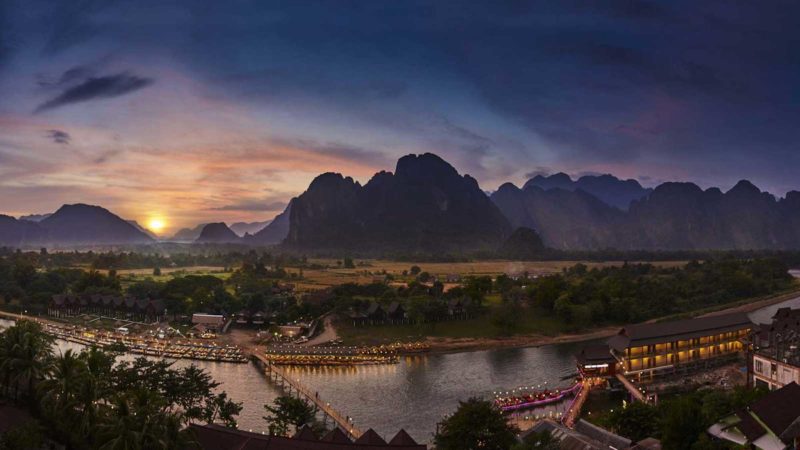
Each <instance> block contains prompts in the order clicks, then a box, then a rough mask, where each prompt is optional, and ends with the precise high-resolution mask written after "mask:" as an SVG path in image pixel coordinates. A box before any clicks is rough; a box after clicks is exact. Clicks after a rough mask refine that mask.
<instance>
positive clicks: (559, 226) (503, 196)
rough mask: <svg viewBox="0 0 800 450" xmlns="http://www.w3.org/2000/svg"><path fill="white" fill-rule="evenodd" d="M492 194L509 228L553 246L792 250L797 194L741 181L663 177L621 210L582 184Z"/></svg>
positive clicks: (798, 223)
mask: <svg viewBox="0 0 800 450" xmlns="http://www.w3.org/2000/svg"><path fill="white" fill-rule="evenodd" d="M492 201H494V202H495V204H497V205H498V207H499V208H500V210H501V211H503V213H504V214H505V215H506V217H508V218H509V220H510V221H511V224H512V225H513V226H515V227H518V226H526V227H531V228H533V229H535V230H536V231H537V232H538V233H539V234H540V235H541V236H542V239H543V240H544V242H545V244H546V245H548V246H550V247H555V248H560V249H603V248H618V249H645V250H705V249H721V250H726V249H741V250H749V249H797V248H800V193H796V192H790V193H789V194H787V196H786V198H785V199H783V200H781V201H778V200H776V199H775V197H774V196H773V195H772V194H769V193H767V192H761V191H760V190H759V189H758V188H757V187H755V186H754V185H753V184H752V183H750V182H748V181H740V182H739V183H738V184H737V185H736V186H734V187H733V188H732V189H731V190H729V191H728V192H725V193H723V192H722V191H720V190H719V189H717V188H711V189H707V190H705V191H704V190H702V189H700V188H699V187H698V186H697V185H695V184H693V183H664V184H661V185H660V186H658V187H656V188H655V189H654V190H653V192H652V193H650V194H649V195H647V196H645V197H643V198H641V199H639V200H635V201H633V202H632V203H631V207H630V210H629V211H627V212H626V211H620V210H618V209H616V208H613V207H611V206H609V205H606V204H605V203H603V202H601V201H599V200H598V199H596V198H595V197H594V196H592V195H589V194H587V193H586V192H584V191H583V190H582V189H577V190H574V191H569V190H564V189H561V188H553V189H550V190H542V189H540V188H539V187H537V186H535V185H532V184H530V185H527V187H526V188H525V189H517V188H516V187H515V186H514V185H512V184H505V185H503V186H501V187H500V189H498V191H497V192H495V193H494V194H492Z"/></svg>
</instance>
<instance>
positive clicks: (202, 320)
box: [192, 313, 225, 333]
mask: <svg viewBox="0 0 800 450" xmlns="http://www.w3.org/2000/svg"><path fill="white" fill-rule="evenodd" d="M192 325H194V327H195V329H197V330H198V331H202V332H206V331H211V332H215V333H216V332H219V331H222V328H223V327H224V326H225V317H224V316H222V315H220V314H202V313H196V314H192Z"/></svg>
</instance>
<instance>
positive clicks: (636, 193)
mask: <svg viewBox="0 0 800 450" xmlns="http://www.w3.org/2000/svg"><path fill="white" fill-rule="evenodd" d="M530 186H536V187H539V188H541V189H542V190H545V191H549V190H551V189H563V190H565V191H576V190H582V191H584V192H586V193H588V194H591V195H593V196H594V197H596V198H597V199H599V200H600V201H602V202H603V203H605V204H607V205H610V206H613V207H615V208H619V209H621V210H623V211H626V210H627V209H628V207H629V206H630V204H631V202H633V201H635V200H639V199H642V198H644V197H646V196H647V195H648V194H650V192H652V191H653V190H652V189H649V188H648V189H646V188H643V187H642V185H641V184H639V182H638V181H636V180H620V179H619V178H617V177H615V176H613V175H608V174H606V175H585V176H582V177H580V178H578V180H577V181H572V178H570V176H569V175H567V174H565V173H557V174H553V175H550V176H543V175H537V176H535V177H533V178H531V179H530V180H528V181H527V182H526V183H525V185H524V186H523V187H522V188H523V189H525V188H527V187H530Z"/></svg>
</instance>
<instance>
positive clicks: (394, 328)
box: [336, 309, 567, 345]
mask: <svg viewBox="0 0 800 450" xmlns="http://www.w3.org/2000/svg"><path fill="white" fill-rule="evenodd" d="M565 329H567V327H566V326H565V325H564V324H563V323H562V322H561V321H560V320H558V319H557V318H554V317H545V316H544V315H543V314H537V312H536V311H535V310H530V309H526V310H525V311H524V313H523V315H522V317H521V320H520V322H519V324H518V325H517V329H516V330H515V331H514V334H515V335H532V334H536V335H543V336H556V335H558V334H560V333H563V332H564V330H565ZM336 332H337V333H338V335H339V337H340V338H341V339H342V340H343V342H344V344H345V345H378V344H386V343H391V342H397V341H401V342H411V341H420V340H424V339H425V338H427V337H432V338H451V339H459V338H477V339H480V338H496V337H502V336H503V335H502V334H501V333H500V332H499V331H498V329H497V328H496V327H495V326H494V325H492V323H491V318H490V316H489V315H483V316H480V317H476V318H473V319H468V320H451V321H446V322H439V323H435V324H422V325H377V326H363V327H354V326H353V325H352V323H350V322H349V321H348V320H346V319H342V320H340V321H338V322H337V323H336Z"/></svg>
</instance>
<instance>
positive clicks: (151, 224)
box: [147, 217, 167, 233]
mask: <svg viewBox="0 0 800 450" xmlns="http://www.w3.org/2000/svg"><path fill="white" fill-rule="evenodd" d="M166 225H167V224H166V223H165V222H164V219H162V218H160V217H153V218H151V219H150V220H148V221H147V228H148V229H149V230H150V231H152V232H153V233H160V232H162V231H164V227H165V226H166Z"/></svg>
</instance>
